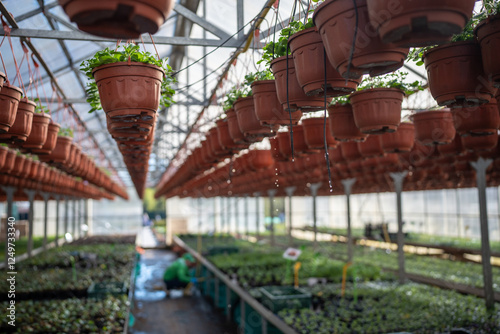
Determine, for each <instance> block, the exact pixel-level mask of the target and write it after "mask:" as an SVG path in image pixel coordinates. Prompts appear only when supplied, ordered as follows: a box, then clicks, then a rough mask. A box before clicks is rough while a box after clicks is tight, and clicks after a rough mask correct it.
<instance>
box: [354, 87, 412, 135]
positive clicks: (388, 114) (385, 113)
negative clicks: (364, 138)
mask: <svg viewBox="0 0 500 334" xmlns="http://www.w3.org/2000/svg"><path fill="white" fill-rule="evenodd" d="M403 97H404V92H403V91H402V90H400V89H397V88H374V89H366V90H361V91H358V92H355V93H353V94H352V95H351V96H350V100H351V104H352V111H353V115H354V121H355V122H356V126H357V127H358V128H359V130H360V131H361V132H363V133H369V134H382V133H386V132H394V131H396V129H397V128H398V126H399V123H400V122H401V105H402V103H403Z"/></svg>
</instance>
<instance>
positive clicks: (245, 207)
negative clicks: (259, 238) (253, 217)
mask: <svg viewBox="0 0 500 334" xmlns="http://www.w3.org/2000/svg"><path fill="white" fill-rule="evenodd" d="M244 202H245V203H244V210H245V235H246V236H247V237H248V194H245V195H244Z"/></svg>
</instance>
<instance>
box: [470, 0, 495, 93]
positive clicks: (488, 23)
mask: <svg viewBox="0 0 500 334" xmlns="http://www.w3.org/2000/svg"><path fill="white" fill-rule="evenodd" d="M483 4H484V7H485V13H484V14H485V16H487V17H486V18H484V19H483V20H481V21H480V22H479V24H478V25H477V27H476V29H475V30H474V34H475V36H476V37H477V40H478V42H479V45H480V46H481V56H482V60H483V69H484V72H485V74H486V75H487V76H488V79H489V80H491V81H492V82H493V86H494V87H496V88H500V65H499V64H498V54H499V52H500V43H499V42H498V40H499V38H500V15H499V14H500V2H498V1H495V0H483Z"/></svg>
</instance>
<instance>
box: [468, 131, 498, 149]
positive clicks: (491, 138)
mask: <svg viewBox="0 0 500 334" xmlns="http://www.w3.org/2000/svg"><path fill="white" fill-rule="evenodd" d="M460 139H461V140H462V145H463V146H464V148H465V149H466V150H469V151H474V152H476V151H488V150H492V149H494V148H495V147H496V146H497V143H498V134H496V133H493V134H490V135H486V136H466V137H460Z"/></svg>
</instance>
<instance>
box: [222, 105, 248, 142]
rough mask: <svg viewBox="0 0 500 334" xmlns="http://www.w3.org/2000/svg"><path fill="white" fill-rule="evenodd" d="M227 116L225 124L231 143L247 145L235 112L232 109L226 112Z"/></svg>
mask: <svg viewBox="0 0 500 334" xmlns="http://www.w3.org/2000/svg"><path fill="white" fill-rule="evenodd" d="M226 115H227V124H228V129H229V135H230V136H231V138H232V139H233V141H234V142H235V143H236V144H238V145H245V144H246V145H248V143H249V142H248V141H247V139H246V138H245V135H244V134H243V132H242V131H241V130H240V125H239V124H238V118H237V116H236V112H235V111H234V109H233V108H231V109H229V110H226Z"/></svg>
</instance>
